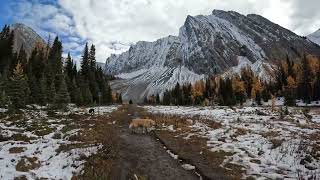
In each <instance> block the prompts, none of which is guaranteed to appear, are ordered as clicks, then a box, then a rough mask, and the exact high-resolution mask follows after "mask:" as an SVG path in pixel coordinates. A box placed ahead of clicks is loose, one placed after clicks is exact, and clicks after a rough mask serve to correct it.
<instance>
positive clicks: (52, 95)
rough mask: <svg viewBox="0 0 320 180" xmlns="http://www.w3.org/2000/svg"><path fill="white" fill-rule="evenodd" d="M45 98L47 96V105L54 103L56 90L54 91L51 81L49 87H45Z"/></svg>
mask: <svg viewBox="0 0 320 180" xmlns="http://www.w3.org/2000/svg"><path fill="white" fill-rule="evenodd" d="M46 96H47V101H48V103H50V104H54V103H55V97H56V89H55V85H54V81H51V83H50V85H49V86H47V91H46Z"/></svg>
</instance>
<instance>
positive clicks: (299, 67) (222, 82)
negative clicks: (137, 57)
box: [144, 55, 320, 106]
mask: <svg viewBox="0 0 320 180" xmlns="http://www.w3.org/2000/svg"><path fill="white" fill-rule="evenodd" d="M276 67H277V68H276V70H275V72H274V77H273V79H270V80H269V81H263V80H261V79H260V78H259V77H258V76H257V75H255V74H254V73H253V72H252V70H251V68H250V67H246V68H243V69H242V70H241V72H240V73H239V74H235V75H233V76H230V77H222V76H219V75H216V76H210V77H208V78H207V79H205V80H200V81H197V82H195V83H194V84H191V83H189V84H183V85H181V84H179V83H177V84H176V86H175V87H174V88H173V89H168V90H166V91H165V92H164V93H163V95H162V98H161V97H160V95H159V94H156V95H151V96H149V97H146V98H145V100H144V102H145V103H146V104H162V105H203V106H208V105H214V104H217V105H223V106H233V105H237V104H240V105H242V104H243V103H245V102H246V101H247V100H248V99H251V100H252V102H253V103H255V104H256V105H262V102H263V101H264V102H268V101H269V100H270V99H273V98H275V97H284V101H285V102H284V103H285V105H287V106H295V105H296V102H297V100H302V101H303V102H304V103H307V104H309V103H311V101H319V100H320V61H319V59H318V58H316V57H314V56H312V55H303V56H302V57H301V58H300V59H299V60H296V61H293V60H290V58H289V57H288V56H287V58H286V60H285V61H281V63H280V64H278V65H276Z"/></svg>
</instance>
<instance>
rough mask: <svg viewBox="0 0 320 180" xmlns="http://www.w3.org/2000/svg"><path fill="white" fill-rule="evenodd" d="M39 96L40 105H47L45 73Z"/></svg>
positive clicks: (41, 80) (41, 81)
mask: <svg viewBox="0 0 320 180" xmlns="http://www.w3.org/2000/svg"><path fill="white" fill-rule="evenodd" d="M38 96H39V103H40V105H46V104H47V79H46V77H45V75H44V74H43V75H42V77H41V79H40V94H39V95H38Z"/></svg>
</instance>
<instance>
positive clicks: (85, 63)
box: [81, 43, 90, 79]
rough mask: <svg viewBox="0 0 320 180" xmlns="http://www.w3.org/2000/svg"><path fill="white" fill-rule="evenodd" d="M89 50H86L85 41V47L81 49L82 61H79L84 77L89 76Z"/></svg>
mask: <svg viewBox="0 0 320 180" xmlns="http://www.w3.org/2000/svg"><path fill="white" fill-rule="evenodd" d="M89 68H90V64H89V50H88V43H86V45H85V48H84V50H83V55H82V61H81V75H82V76H83V77H84V78H85V79H88V77H89Z"/></svg>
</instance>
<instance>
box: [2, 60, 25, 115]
mask: <svg viewBox="0 0 320 180" xmlns="http://www.w3.org/2000/svg"><path fill="white" fill-rule="evenodd" d="M26 80H27V78H26V76H25V74H24V73H23V68H22V65H21V64H20V63H18V64H17V66H16V68H15V69H14V72H13V76H12V77H11V78H10V80H9V82H8V87H7V92H8V95H9V99H10V102H11V106H10V108H12V110H18V109H19V108H23V107H24V106H25V105H26V96H27V95H28V94H26V92H27V82H26Z"/></svg>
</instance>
